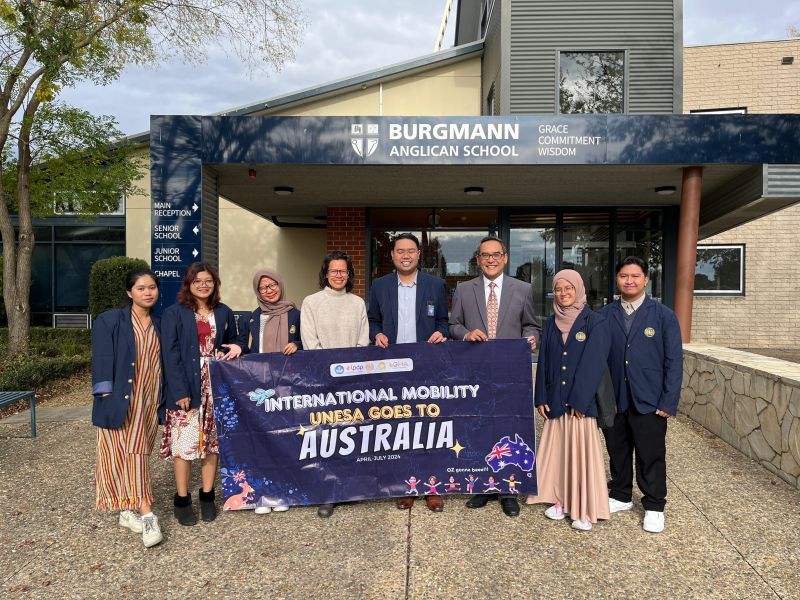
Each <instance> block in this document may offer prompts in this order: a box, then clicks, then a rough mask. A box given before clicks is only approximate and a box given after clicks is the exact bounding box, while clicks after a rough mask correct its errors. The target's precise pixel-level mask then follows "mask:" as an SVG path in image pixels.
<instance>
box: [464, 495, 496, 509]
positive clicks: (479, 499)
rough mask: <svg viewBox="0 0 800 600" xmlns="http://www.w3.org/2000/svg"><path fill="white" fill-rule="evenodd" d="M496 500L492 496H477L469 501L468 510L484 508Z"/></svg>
mask: <svg viewBox="0 0 800 600" xmlns="http://www.w3.org/2000/svg"><path fill="white" fill-rule="evenodd" d="M489 500H494V496H492V495H491V494H475V495H474V496H473V497H472V498H470V499H469V500H467V504H466V506H467V508H483V507H484V506H486V504H487V503H488V502H489Z"/></svg>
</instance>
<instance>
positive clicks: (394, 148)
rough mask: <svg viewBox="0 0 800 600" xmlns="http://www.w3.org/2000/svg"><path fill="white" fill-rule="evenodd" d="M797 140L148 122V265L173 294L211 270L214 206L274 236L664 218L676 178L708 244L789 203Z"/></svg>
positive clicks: (796, 176)
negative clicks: (457, 218) (696, 198)
mask: <svg viewBox="0 0 800 600" xmlns="http://www.w3.org/2000/svg"><path fill="white" fill-rule="evenodd" d="M798 140H800V115H713V116H712V115H703V116H699V115H685V116H683V115H680V116H679V115H676V116H623V115H553V116H518V117H514V116H502V117H219V116H217V117H201V116H154V117H152V120H151V146H150V147H151V165H152V167H151V168H152V171H151V177H152V190H151V193H152V204H153V215H152V216H153V218H152V227H153V240H152V249H153V250H152V252H153V265H154V268H156V270H157V272H159V275H160V276H161V277H162V278H163V280H164V281H165V283H166V284H168V285H172V284H176V282H179V281H180V274H181V273H182V272H183V269H184V268H185V267H186V266H188V264H189V263H191V262H192V261H194V260H198V259H200V258H201V257H202V258H203V259H206V260H212V261H214V260H216V255H217V247H216V244H217V221H218V211H217V201H218V200H217V199H218V197H220V196H221V197H224V198H226V199H228V200H230V201H232V202H234V203H236V204H238V205H240V206H242V207H244V208H247V209H248V210H250V211H252V212H254V213H256V214H259V215H262V216H264V217H267V218H271V219H273V221H274V222H275V223H276V224H279V225H287V224H288V225H313V224H318V225H324V222H325V215H326V209H327V208H328V207H341V206H364V207H380V206H387V207H388V206H395V207H403V206H417V207H423V206H462V207H463V206H475V207H478V206H506V207H515V206H525V207H531V206H542V207H547V206H561V207H564V206H574V207H622V206H628V207H630V206H639V207H648V206H669V205H677V204H679V203H680V201H681V181H682V171H683V168H684V167H687V166H701V167H703V183H702V196H703V202H702V210H701V215H700V233H701V236H708V235H712V234H714V233H717V232H719V231H722V230H725V229H729V228H731V227H735V226H737V225H740V224H741V223H744V222H746V221H749V220H751V219H754V218H757V217H759V216H762V215H764V214H767V213H769V212H772V211H774V210H777V209H780V208H783V207H784V206H787V205H789V204H792V203H794V202H796V201H798V200H800V142H798ZM165 234H166V235H165Z"/></svg>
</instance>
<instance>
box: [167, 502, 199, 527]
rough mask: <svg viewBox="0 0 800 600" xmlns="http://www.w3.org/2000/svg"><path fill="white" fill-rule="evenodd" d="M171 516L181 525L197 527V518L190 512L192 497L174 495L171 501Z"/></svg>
mask: <svg viewBox="0 0 800 600" xmlns="http://www.w3.org/2000/svg"><path fill="white" fill-rule="evenodd" d="M173 504H174V508H173V514H174V515H175V518H176V519H177V520H178V523H180V524H181V525H187V526H191V525H197V517H196V516H195V514H194V511H193V510H192V495H191V494H187V495H185V496H179V495H178V494H175V499H174V500H173Z"/></svg>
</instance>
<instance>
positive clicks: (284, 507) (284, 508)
mask: <svg viewBox="0 0 800 600" xmlns="http://www.w3.org/2000/svg"><path fill="white" fill-rule="evenodd" d="M287 510H289V507H288V506H287V505H286V504H281V505H280V506H273V507H272V512H286V511H287Z"/></svg>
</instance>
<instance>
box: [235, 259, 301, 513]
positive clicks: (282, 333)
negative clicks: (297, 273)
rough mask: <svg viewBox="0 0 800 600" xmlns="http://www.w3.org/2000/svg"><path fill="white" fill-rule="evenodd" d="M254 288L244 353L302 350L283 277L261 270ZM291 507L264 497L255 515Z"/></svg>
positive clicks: (297, 316)
mask: <svg viewBox="0 0 800 600" xmlns="http://www.w3.org/2000/svg"><path fill="white" fill-rule="evenodd" d="M253 291H255V293H256V302H258V308H256V309H255V310H254V311H253V314H252V315H250V319H249V321H248V323H247V326H246V327H243V328H242V329H243V331H242V334H243V344H242V347H243V354H257V353H263V352H281V353H283V354H285V355H286V356H290V355H292V354H294V353H295V352H297V351H298V350H302V349H303V344H302V342H301V341H300V311H299V310H297V308H296V307H295V305H294V304H293V303H292V302H290V301H289V300H284V297H285V295H286V292H285V289H284V287H283V278H282V277H281V276H280V274H279V273H278V272H277V271H273V270H272V269H261V270H260V271H257V272H256V274H255V276H254V277H253ZM287 510H289V507H288V506H286V505H285V504H284V505H278V506H270V505H269V504H267V502H266V499H265V498H263V497H262V498H261V499H259V502H258V504H257V505H256V510H255V512H256V514H257V515H264V514H268V513H270V512H284V511H287Z"/></svg>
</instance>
